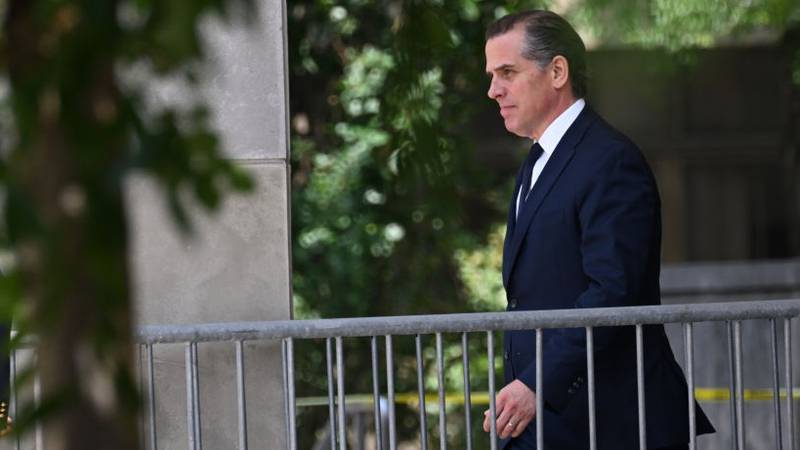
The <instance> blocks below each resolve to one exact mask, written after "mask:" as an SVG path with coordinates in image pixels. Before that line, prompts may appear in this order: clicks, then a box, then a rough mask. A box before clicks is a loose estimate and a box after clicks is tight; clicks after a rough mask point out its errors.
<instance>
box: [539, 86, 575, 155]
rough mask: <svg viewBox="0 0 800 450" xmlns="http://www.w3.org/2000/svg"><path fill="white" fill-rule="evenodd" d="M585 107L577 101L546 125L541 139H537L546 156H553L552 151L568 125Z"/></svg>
mask: <svg viewBox="0 0 800 450" xmlns="http://www.w3.org/2000/svg"><path fill="white" fill-rule="evenodd" d="M585 105H586V101H584V100H583V99H582V98H580V99H578V100H576V101H575V103H573V104H572V105H570V107H569V108H567V109H566V110H564V112H562V113H561V114H560V115H559V116H558V117H556V120H554V121H553V123H551V124H550V125H548V127H547V129H546V130H544V133H542V137H541V138H539V141H538V142H539V145H541V146H542V150H544V152H545V153H547V156H548V157H550V155H552V154H553V151H554V150H555V149H556V147H557V146H558V143H559V142H561V138H562V137H564V134H566V132H567V130H568V129H569V127H570V125H572V123H573V122H575V119H577V118H578V115H579V114H580V113H581V111H583V107H584V106H585Z"/></svg>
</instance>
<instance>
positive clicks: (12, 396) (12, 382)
mask: <svg viewBox="0 0 800 450" xmlns="http://www.w3.org/2000/svg"><path fill="white" fill-rule="evenodd" d="M8 363H9V366H10V367H9V368H10V369H11V373H10V376H9V379H8V388H9V393H8V394H9V405H8V411H9V413H10V414H11V417H17V350H16V349H11V352H9V354H8ZM13 436H14V450H19V449H20V446H19V433H14V434H13Z"/></svg>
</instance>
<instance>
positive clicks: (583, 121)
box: [503, 105, 713, 450]
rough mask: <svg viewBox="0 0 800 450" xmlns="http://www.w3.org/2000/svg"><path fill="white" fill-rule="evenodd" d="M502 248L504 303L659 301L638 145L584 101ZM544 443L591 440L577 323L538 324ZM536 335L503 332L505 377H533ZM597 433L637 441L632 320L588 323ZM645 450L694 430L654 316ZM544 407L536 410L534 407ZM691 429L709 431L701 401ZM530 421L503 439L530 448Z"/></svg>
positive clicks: (682, 439)
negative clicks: (591, 331)
mask: <svg viewBox="0 0 800 450" xmlns="http://www.w3.org/2000/svg"><path fill="white" fill-rule="evenodd" d="M520 179H521V176H519V175H518V176H517V185H516V188H515V190H514V195H513V196H512V199H511V205H510V207H509V215H508V228H507V231H506V239H505V245H504V249H503V284H504V286H505V288H506V295H507V299H508V310H509V311H529V310H546V309H568V308H595V307H609V306H633V305H657V304H659V303H660V293H659V271H660V247H661V218H660V200H659V196H658V191H657V188H656V183H655V180H654V178H653V175H652V173H651V171H650V168H649V167H648V165H647V163H646V161H645V159H644V157H643V156H642V154H641V152H640V151H639V149H638V148H637V147H636V146H635V145H634V144H633V143H632V142H631V141H630V140H629V139H628V138H626V137H625V136H624V135H622V134H621V133H619V132H618V131H616V130H614V129H613V128H612V127H611V126H610V125H608V124H607V123H606V122H605V121H604V120H603V119H602V118H600V117H599V116H598V115H597V114H596V113H595V112H593V111H592V110H591V109H590V108H589V106H588V105H587V106H585V107H584V109H583V111H582V112H581V113H580V115H579V116H578V118H577V119H576V120H575V122H574V123H573V124H572V125H571V126H570V128H569V129H568V130H567V132H566V134H565V135H564V137H563V138H562V139H561V141H560V143H559V144H558V146H557V147H556V149H555V150H554V152H553V154H552V155H551V157H550V159H549V160H548V162H547V164H546V165H545V168H544V170H543V171H542V173H541V175H540V176H539V179H538V180H537V181H536V183H535V185H534V187H533V190H532V191H531V193H530V196H529V198H528V201H527V204H526V205H525V207H524V208H522V207H521V208H520V215H519V217H518V218H516V219H515V214H514V209H515V204H516V198H517V193H518V191H519V188H520ZM543 335H544V341H543V352H542V360H543V364H542V370H543V388H542V396H543V399H544V403H545V410H544V416H543V418H544V442H545V447H546V448H548V449H559V450H561V449H585V448H588V447H589V425H588V422H589V419H588V407H587V405H588V401H587V383H586V335H585V331H584V329H582V328H581V329H557V330H545V331H544V333H543ZM535 339H536V338H535V333H534V331H532V330H520V331H510V332H507V333H506V334H505V336H504V343H503V345H504V358H505V361H504V362H505V364H504V367H505V381H506V383H508V382H510V381H512V380H514V379H519V380H520V381H522V382H523V383H525V384H526V385H527V386H528V387H530V388H531V389H532V390H535V387H536V363H535V362H536V353H535V352H536V349H535ZM594 348H595V386H596V391H595V392H596V394H595V401H596V411H597V415H596V417H597V443H598V447H597V448H598V449H601V450H605V449H608V450H611V449H613V450H624V449H638V448H639V447H638V415H637V414H638V413H637V396H636V341H635V332H634V328H633V327H622V328H620V327H617V328H597V329H595V330H594ZM644 351H645V390H646V392H645V400H646V413H647V416H646V420H647V443H648V448H659V447H666V446H670V445H676V444H681V443H686V442H688V440H689V428H688V399H687V386H686V382H685V380H684V377H683V373H682V371H681V369H680V367H679V366H678V364H677V363H676V362H675V358H674V356H673V354H672V350H671V349H670V347H669V343H668V341H667V338H666V334H665V333H664V329H663V327H662V326H661V325H657V326H646V327H645V328H644ZM540 413H541V412H540ZM697 431H698V434H700V433H708V432H713V428H712V426H711V424H710V423H709V421H708V419H707V418H706V416H705V415H704V414H703V412H702V411H701V410H700V409H699V407H698V411H697ZM535 442H536V437H535V421H532V422H531V423H530V424H529V426H528V427H527V429H526V430H525V432H524V433H523V434H522V436H520V437H519V438H516V439H513V440H511V441H510V442H506V444H507V445H506V448H519V449H527V448H531V449H532V448H536V446H535Z"/></svg>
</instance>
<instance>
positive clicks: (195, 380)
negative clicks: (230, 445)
mask: <svg viewBox="0 0 800 450" xmlns="http://www.w3.org/2000/svg"><path fill="white" fill-rule="evenodd" d="M191 349H192V390H193V391H194V395H192V400H193V401H194V407H193V409H192V410H193V412H194V440H195V443H196V445H197V449H198V450H203V436H202V432H201V426H202V422H201V421H200V387H199V386H200V377H199V376H198V373H197V371H198V367H197V365H198V361H197V342H192V343H191Z"/></svg>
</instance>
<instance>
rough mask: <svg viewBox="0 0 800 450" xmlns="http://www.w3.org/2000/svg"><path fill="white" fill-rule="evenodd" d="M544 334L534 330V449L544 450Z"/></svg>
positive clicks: (539, 330)
mask: <svg viewBox="0 0 800 450" xmlns="http://www.w3.org/2000/svg"><path fill="white" fill-rule="evenodd" d="M543 341H544V334H543V333H542V329H541V328H537V329H536V448H541V449H543V448H544V397H543V395H542V388H543V386H542V385H543V381H542V373H543V368H542V351H543V350H542V349H543Z"/></svg>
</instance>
